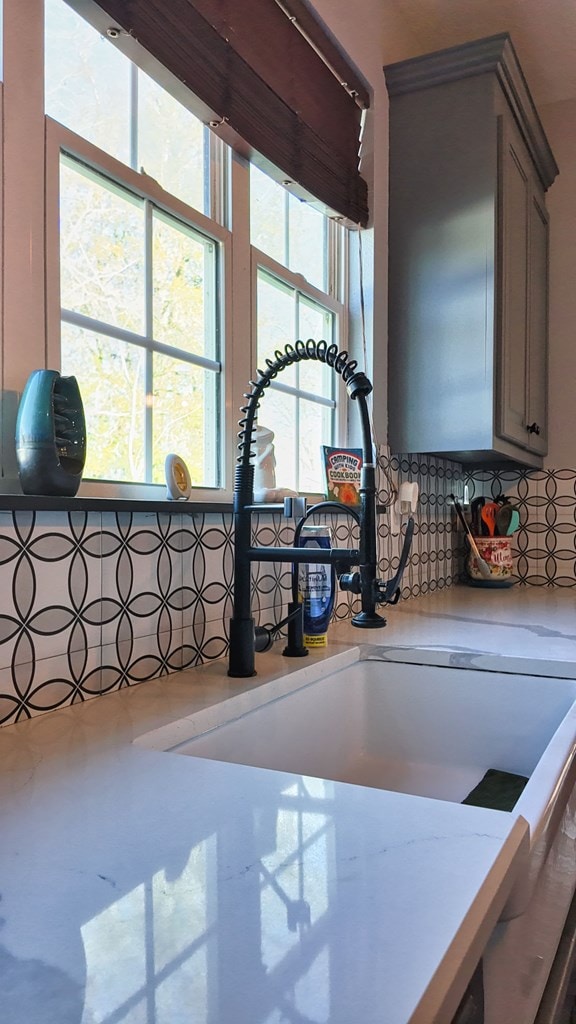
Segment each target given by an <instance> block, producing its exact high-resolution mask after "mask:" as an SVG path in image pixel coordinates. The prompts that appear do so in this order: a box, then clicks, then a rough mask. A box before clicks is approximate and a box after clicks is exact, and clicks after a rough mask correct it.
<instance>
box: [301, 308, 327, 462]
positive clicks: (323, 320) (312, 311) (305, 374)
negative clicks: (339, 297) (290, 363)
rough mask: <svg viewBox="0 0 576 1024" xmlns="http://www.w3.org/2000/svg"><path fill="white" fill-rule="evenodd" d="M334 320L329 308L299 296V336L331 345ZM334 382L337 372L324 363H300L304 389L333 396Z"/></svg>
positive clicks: (315, 393)
mask: <svg viewBox="0 0 576 1024" xmlns="http://www.w3.org/2000/svg"><path fill="white" fill-rule="evenodd" d="M333 320H334V315H333V314H332V313H330V312H329V311H328V310H327V309H323V308H322V306H319V305H318V303H316V302H313V301H312V300H311V299H307V298H305V297H304V296H303V295H301V296H300V297H299V302H298V336H299V337H300V338H302V339H303V340H304V341H306V339H307V338H314V340H315V341H320V340H321V339H324V341H326V342H328V344H329V345H330V344H331V343H332V338H333ZM334 384H335V373H334V370H332V369H331V368H330V367H329V366H326V365H325V364H323V363H301V364H300V387H301V388H302V390H303V391H311V392H312V394H314V395H323V396H324V397H325V398H331V397H332V396H333V395H334V393H335V387H334ZM324 443H325V444H328V443H329V442H328V441H325V442H324Z"/></svg>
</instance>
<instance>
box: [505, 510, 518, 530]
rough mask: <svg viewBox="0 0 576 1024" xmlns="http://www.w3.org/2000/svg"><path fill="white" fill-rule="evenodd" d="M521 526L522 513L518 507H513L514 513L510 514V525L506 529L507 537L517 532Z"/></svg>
mask: <svg viewBox="0 0 576 1024" xmlns="http://www.w3.org/2000/svg"><path fill="white" fill-rule="evenodd" d="M519 526H520V513H519V512H518V511H517V509H515V508H513V509H512V515H511V516H510V525H509V527H508V529H507V531H506V536H507V537H511V536H512V534H513V533H516V530H517V529H518V527H519Z"/></svg>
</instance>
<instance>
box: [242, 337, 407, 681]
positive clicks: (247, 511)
mask: <svg viewBox="0 0 576 1024" xmlns="http://www.w3.org/2000/svg"><path fill="white" fill-rule="evenodd" d="M304 360H311V361H316V362H321V363H324V364H326V365H327V366H330V367H331V368H332V369H333V370H334V371H335V372H336V373H338V374H340V375H341V377H342V379H343V381H344V384H345V386H346V390H347V392H348V396H349V397H350V398H351V399H352V400H353V401H355V402H357V404H358V408H359V412H360V419H361V428H362V463H363V464H362V470H361V481H360V507H359V509H354V510H352V509H351V507H350V506H348V505H341V504H340V503H339V502H320V503H319V504H318V505H315V506H313V507H312V508H310V509H308V511H307V512H305V513H304V514H303V515H302V516H301V517H300V523H299V524H298V526H297V528H296V535H297V536H298V535H299V532H300V529H301V526H302V523H303V521H304V520H305V519H307V518H308V517H309V516H310V515H311V514H312V513H313V512H320V511H322V510H323V509H328V508H330V509H332V510H334V509H336V510H339V511H341V512H344V513H347V514H350V513H351V514H352V515H353V517H354V519H356V521H357V523H358V526H359V533H360V539H359V547H358V548H328V549H325V548H324V549H322V548H320V549H316V548H315V549H314V556H313V561H314V562H315V563H328V564H330V565H333V566H335V569H336V574H337V576H338V582H339V586H340V588H341V589H342V590H345V591H349V592H351V593H353V594H357V595H359V596H360V603H361V608H360V611H359V612H357V613H356V614H355V615H354V616H353V618H352V624H353V625H354V626H358V627H359V628H361V629H375V628H380V627H382V626H385V625H386V619H385V618H384V617H383V616H382V615H380V614H379V613H378V612H377V611H376V606H377V605H378V604H395V603H396V602H397V600H398V598H399V596H400V588H399V583H400V578H401V576H402V572H403V570H404V566H405V564H406V560H407V557H408V552H409V548H410V543H411V539H412V533H413V530H414V521H413V519H410V520H409V522H408V525H407V530H406V537H405V541H404V547H403V551H402V556H401V558H400V565H399V567H398V571H397V572H396V575H395V576H394V578H393V579H392V580H389V581H388V582H387V583H386V582H384V581H383V580H380V579H378V577H377V571H378V556H377V540H376V465H375V462H374V447H373V443H372V433H371V429H370V417H369V413H368V404H367V397H368V395H369V394H370V393H371V391H372V384H371V383H370V381H369V380H368V378H367V377H366V375H365V374H364V373H362V372H361V371H359V370H358V369H357V365H358V364H357V362H356V361H355V360H351V359H349V357H348V353H347V352H339V351H338V348H337V346H336V345H329V344H328V343H327V342H326V341H318V342H316V341H313V340H312V339H308V341H305V342H304V341H297V342H296V343H295V345H286V347H285V348H284V350H283V351H276V352H275V353H274V359H267V360H266V370H264V371H263V370H258V371H257V380H256V381H250V386H251V391H250V392H249V393H248V394H245V395H244V398H245V399H246V405H245V406H244V407H243V409H242V412H243V414H244V418H243V419H242V420H241V421H240V428H241V429H240V433H239V435H238V436H239V442H238V459H237V464H236V473H235V480H234V611H233V616H232V619H231V620H230V653H229V665H228V675H229V676H236V677H247V676H253V675H254V674H255V670H254V654H255V651H256V650H265V649H266V647H268V646H269V643H270V640H271V634H272V633H273V632H274V631H275V630H278V629H279V628H280V627H281V626H283V625H286V624H288V645H287V647H286V648H285V651H284V653H285V654H286V655H288V656H293V657H296V656H300V655H302V654H306V653H307V651H306V649H305V648H304V647H303V645H302V642H301V638H302V610H303V605H302V604H299V603H298V602H297V601H295V600H294V598H295V595H293V603H292V604H291V605H290V606H289V611H288V615H287V617H286V618H285V619H283V620H282V622H280V623H277V625H276V626H275V627H274V630H272V631H269V630H266V629H262V628H260V627H259V628H256V627H255V625H254V619H253V617H252V604H251V590H252V583H251V565H252V562H290V563H292V565H293V566H296V565H298V564H300V563H305V562H310V560H311V556H310V550H309V549H308V550H307V549H306V548H302V547H253V546H252V514H253V513H258V512H260V513H261V512H264V511H265V512H277V511H285V512H287V513H288V514H293V512H292V510H291V509H290V508H289V506H288V505H286V507H285V506H283V505H274V504H266V505H262V504H257V505H255V504H254V465H253V462H252V461H251V460H252V458H253V456H254V452H253V451H252V444H253V442H254V431H255V428H256V419H257V411H258V408H259V404H260V399H261V398H262V397H263V395H264V393H265V391H266V388H268V387H269V386H270V382H271V381H272V380H274V378H275V377H277V376H278V374H279V373H280V372H281V371H282V370H285V369H286V368H287V367H288V366H291V365H293V364H294V363H298V362H301V361H304ZM288 502H290V499H288ZM353 566H357V571H356V572H351V569H352V567H353Z"/></svg>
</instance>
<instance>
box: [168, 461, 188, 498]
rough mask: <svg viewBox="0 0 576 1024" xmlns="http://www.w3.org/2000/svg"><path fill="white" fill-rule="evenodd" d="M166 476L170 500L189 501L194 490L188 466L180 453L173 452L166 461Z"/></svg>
mask: <svg viewBox="0 0 576 1024" xmlns="http://www.w3.org/2000/svg"><path fill="white" fill-rule="evenodd" d="M164 474H165V476H166V497H167V498H168V499H169V500H170V501H187V500H188V498H189V497H190V494H191V492H192V483H191V481H190V473H189V472H188V466H187V465H186V463H185V462H184V459H181V458H180V456H179V455H176V454H174V452H172V453H171V454H170V455H167V456H166V461H165V462H164Z"/></svg>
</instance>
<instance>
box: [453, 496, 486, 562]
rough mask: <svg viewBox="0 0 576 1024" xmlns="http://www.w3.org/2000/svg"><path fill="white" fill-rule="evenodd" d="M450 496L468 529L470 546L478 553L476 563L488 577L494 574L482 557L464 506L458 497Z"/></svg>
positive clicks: (467, 534) (466, 529) (457, 513)
mask: <svg viewBox="0 0 576 1024" xmlns="http://www.w3.org/2000/svg"><path fill="white" fill-rule="evenodd" d="M450 497H451V498H452V501H453V502H454V508H455V509H456V515H457V516H458V519H459V520H460V522H461V523H462V526H463V527H464V529H465V531H466V536H467V537H468V543H469V544H470V547H471V548H472V551H473V552H474V554H475V555H476V564H477V566H478V569H479V570H480V572H481V573H482V575H483V576H485V577H486V578H488V577H490V576H492V573H491V572H490V567H489V566H488V565H487V564H486V562H485V561H484V559H483V558H482V555H481V554H480V552H479V551H478V545H477V544H476V541H475V540H474V536H473V534H472V531H471V529H470V527H469V526H468V523H467V522H466V520H465V518H464V513H463V512H462V508H461V507H460V503H459V502H458V501H456V498H455V497H454V495H453V494H451V495H450Z"/></svg>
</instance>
